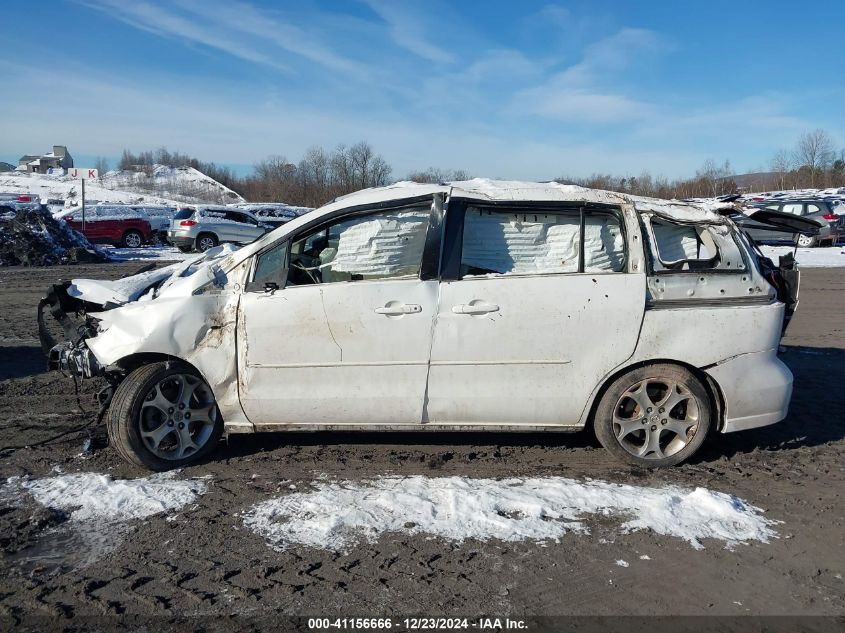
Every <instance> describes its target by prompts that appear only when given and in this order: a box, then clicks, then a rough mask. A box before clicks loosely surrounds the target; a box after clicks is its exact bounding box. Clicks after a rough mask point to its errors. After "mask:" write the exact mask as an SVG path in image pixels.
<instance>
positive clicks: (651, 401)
mask: <svg viewBox="0 0 845 633" xmlns="http://www.w3.org/2000/svg"><path fill="white" fill-rule="evenodd" d="M734 211H735V207H734V205H733V204H731V203H712V204H707V205H704V204H699V205H696V204H685V203H679V202H668V201H660V200H654V199H646V198H636V197H630V196H626V195H622V194H617V193H611V192H607V191H594V190H590V189H583V188H580V187H572V186H564V185H557V184H554V183H552V184H548V183H511V182H498V181H489V180H471V181H467V182H458V183H451V184H449V185H434V184H431V185H425V184H411V183H407V184H405V183H403V184H402V185H394V186H392V187H385V188H380V189H371V190H366V191H362V192H359V193H357V194H352V195H350V196H346V197H343V198H340V199H338V200H336V201H334V202H332V203H330V204H328V205H326V206H324V207H322V208H320V209H318V210H316V211H314V212H312V213H309V214H307V215H304V216H302V217H299V218H297V219H296V220H292V221H291V222H288V223H287V224H285V225H284V226H282V227H280V228H278V229H276V230H274V231H272V232H271V233H268V234H266V235H264V236H263V237H261V238H259V239H257V240H256V241H254V242H253V243H252V244H250V245H248V246H244V247H242V248H240V249H239V250H237V251H235V252H226V251H222V250H221V249H222V248H223V247H220V248H216V249H210V250H208V251H207V252H206V255H205V257H204V259H200V260H198V261H191V262H186V263H184V264H177V265H175V266H173V267H170V268H169V269H163V270H161V271H152V272H149V273H145V274H144V275H142V276H138V277H130V278H127V279H123V280H120V282H119V284H118V285H119V290H120V292H121V293H123V296H125V297H126V299H125V300H120V299H118V300H112V302H111V303H112V304H113V303H118V304H122V305H119V307H115V306H114V305H111V304H110V305H108V306H101V305H96V304H98V303H102V302H103V297H104V296H105V297H109V296H113V294H114V292H115V288H114V282H103V281H94V280H74V281H73V282H72V283H70V282H68V283H67V284H65V285H63V286H54V287H53V289H52V291H51V293H50V294H49V295H48V297H47V298H46V299H45V300H44V301H43V302H42V305H41V306H40V307H39V315H40V317H39V318H41V319H42V320H43V316H44V315H45V314H48V313H53V314H54V315H58V316H59V317H61V313H62V310H69V309H70V310H74V311H76V310H83V309H84V307H85V306H88V307H89V308H93V309H95V310H96V312H97V313H96V321H91V323H90V325H89V327H88V328H87V329H82V330H80V331H83V332H85V335H84V337H83V338H82V339H81V340H80V339H79V337H78V335H77V334H75V332H77V329H76V328H75V327H72V328H70V334H69V339H70V340H69V342H67V343H63V344H59V345H56V346H55V347H53V348H52V350H51V352H50V367H51V368H54V369H64V370H66V371H73V372H74V373H77V374H79V375H81V376H83V377H92V376H103V377H105V378H106V380H107V381H109V383H110V385H111V387H110V388H109V390H107V391H106V392H105V395H104V396H103V397H102V399H101V402H107V403H108V402H110V405H109V408H108V413H107V427H108V432H109V435H110V437H111V443H112V445H113V446H114V447H116V449H117V450H118V451H119V452H120V454H121V455H122V456H123V457H125V458H126V459H127V460H129V461H131V462H133V463H135V464H138V465H141V466H144V467H146V468H150V469H153V470H162V469H168V468H175V467H178V466H181V465H184V464H186V463H189V462H192V461H196V460H198V459H200V458H202V457H203V456H204V455H207V454H208V453H209V452H210V451H211V450H212V448H213V447H214V445H215V443H216V442H217V439H218V438H219V437H220V435H221V434H222V433H223V432H224V431H225V432H227V433H230V434H231V433H251V432H256V431H294V430H312V431H313V430H336V429H359V430H419V431H435V432H443V431H459V430H488V431H496V430H509V431H513V430H524V431H537V430H545V431H573V430H581V429H585V428H587V429H592V431H593V432H595V434H596V436H597V437H598V439H599V441H600V442H601V443H602V444H603V445H604V446H605V447H606V448H607V450H609V451H610V452H611V453H612V454H613V455H615V456H616V457H618V458H620V459H622V460H625V461H628V462H631V463H634V464H639V465H642V466H669V465H674V464H678V463H680V462H682V461H684V460H685V459H687V458H689V457H690V456H691V455H693V454H694V453H695V452H696V451H697V450H698V449H699V447H700V446H701V445H702V443H703V442H704V440H705V437H707V436H708V435H712V434H715V433H717V432H719V433H726V432H733V431H740V430H743V429H750V428H754V427H759V426H765V425H768V424H772V423H775V422H777V421H779V420H782V419H783V418H784V417H785V416H786V412H787V407H788V404H789V399H790V394H791V390H792V374H791V373H790V371H789V369H788V368H787V367H786V366H785V365H784V364H783V363H782V362H781V360H780V359H779V358H778V356H777V352H778V345H779V341H780V338H781V335H782V331H783V328H784V326H785V323H786V322H788V319H789V317H790V316H791V315H792V313H793V311H794V309H795V306H796V304H797V291H798V271H797V270H796V267H795V263H794V260H793V259H792V257H791V255H789V256H784V257H783V258H781V261H780V265H779V266H775V265H774V264H773V263H772V262H771V261H770V260H768V259H766V258H765V257H763V256H762V255H761V254H760V252H759V250H756V249H755V247H754V244H753V242H751V241H749V240H748V239H747V238H746V237H745V236H744V235H743V234H742V232H741V231H740V230H739V229H738V228H737V227H736V225H735V224H734V222H733V221H732V220H731V219H730V218H729V217H727V216H726V215H725V214H727V213H732V212H734ZM748 213H750V214H751V215H752V216H753V215H754V214H755V213H757V210H750V211H748ZM791 221H792V222H793V223H794V226H796V227H797V228H800V227H802V226H806V228H807V230H808V231H809V232H811V233H812V232H813V231H816V232H817V231H818V226H817V225H815V224H814V223H812V222H807V221H806V220H804V219H802V218H798V217H793V218H791ZM193 239H195V240H196V239H198V238H196V237H195V238H193ZM138 297H143V298H144V299H145V300H144V301H141V302H135V299H137V298H138ZM108 307H111V308H112V309H104V308H108ZM141 322H142V323H143V327H139V323H141ZM39 329H40V331H41V332H42V340H44V341H45V345H47V344H48V343H51V342H52V341H51V340H50V339H49V338H46V339H45V338H44V337H46V336H47V335H46V334H44V332H45V331H46V330H45V328H43V327H40V328H39ZM112 393H113V397H112V395H111V394H112Z"/></svg>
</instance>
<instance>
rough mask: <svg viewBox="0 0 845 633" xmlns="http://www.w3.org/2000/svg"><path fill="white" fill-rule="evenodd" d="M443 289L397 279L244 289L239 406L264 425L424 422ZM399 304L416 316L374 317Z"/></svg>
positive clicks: (240, 336) (412, 280)
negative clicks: (267, 290)
mask: <svg viewBox="0 0 845 633" xmlns="http://www.w3.org/2000/svg"><path fill="white" fill-rule="evenodd" d="M437 283H438V282H437V281H436V280H433V281H420V280H417V279H408V280H404V279H401V280H400V279H394V280H382V281H357V282H352V283H343V282H340V283H330V284H324V285H314V286H299V287H288V288H284V289H282V290H279V291H276V292H274V293H271V294H267V293H254V292H249V293H245V294H244V295H243V299H242V304H241V323H240V328H239V338H240V341H241V343H240V348H241V353H240V360H239V363H240V372H241V377H240V383H241V400H242V403H243V407H244V410H245V411H246V413H247V415H248V417H249V419H250V420H251V421H252V422H253V423H254V424H255V426H256V429H257V430H260V428H261V426H263V425H271V424H272V425H276V427H275V428H280V427H279V426H278V425H286V424H290V425H296V424H315V425H316V424H341V425H344V424H349V425H354V424H415V425H418V424H419V423H420V421H421V419H422V410H423V402H424V396H425V383H426V373H427V371H428V358H429V351H430V347H431V324H432V320H433V318H434V313H435V310H436V307H437ZM401 305H405V306H412V307H413V308H412V309H414V310H416V311H414V312H409V313H407V314H383V313H378V312H376V310H377V309H379V310H382V311H384V310H385V309H387V310H389V309H390V307H392V306H401ZM386 307H387V308H386Z"/></svg>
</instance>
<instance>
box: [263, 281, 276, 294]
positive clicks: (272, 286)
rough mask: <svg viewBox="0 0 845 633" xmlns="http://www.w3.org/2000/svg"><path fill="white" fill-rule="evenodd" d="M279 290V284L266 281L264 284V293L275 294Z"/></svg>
mask: <svg viewBox="0 0 845 633" xmlns="http://www.w3.org/2000/svg"><path fill="white" fill-rule="evenodd" d="M278 289H279V284H277V283H276V282H275V281H265V282H264V292H267V293H273V292H276V291H277V290H278Z"/></svg>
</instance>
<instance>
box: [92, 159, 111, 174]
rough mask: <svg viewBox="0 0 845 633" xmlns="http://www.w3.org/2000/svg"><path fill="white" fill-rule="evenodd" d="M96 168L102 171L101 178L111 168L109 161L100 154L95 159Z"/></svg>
mask: <svg viewBox="0 0 845 633" xmlns="http://www.w3.org/2000/svg"><path fill="white" fill-rule="evenodd" d="M94 169H96V170H97V171H98V172H99V173H100V178H102V177H103V176H104V175H105V174H106V172H107V171H108V170H109V161H108V160H106V159H105V158H104V157H103V156H98V157H97V160H96V161H94Z"/></svg>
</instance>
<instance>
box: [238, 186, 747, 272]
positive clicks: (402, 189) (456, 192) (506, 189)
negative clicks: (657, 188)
mask: <svg viewBox="0 0 845 633" xmlns="http://www.w3.org/2000/svg"><path fill="white" fill-rule="evenodd" d="M437 193H442V194H446V195H449V196H450V197H458V198H475V199H479V200H489V201H491V202H509V201H512V202H530V201H539V202H543V201H548V202H575V203H584V204H591V203H592V204H609V205H620V206H621V205H625V206H629V205H633V207H634V208H635V209H636V210H637V211H639V212H640V213H654V214H656V215H660V216H663V217H666V218H669V219H672V220H676V221H679V222H710V223H716V224H723V223H725V222H726V220H725V218H724V216H723V215H721V212H725V211H736V210H737V206H736V205H735V204H734V203H731V202H720V201H716V200H714V201H708V202H682V201H680V200H661V199H658V198H643V197H639V196H629V195H626V194H622V193H616V192H613V191H604V190H601V189H588V188H586V187H579V186H577V185H563V184H560V183H557V182H525V181H518V180H492V179H489V178H473V179H472V180H462V181H455V182H448V183H439V184H429V183H417V182H408V181H403V182H397V183H394V184H392V185H388V186H386V187H376V188H372V189H363V190H361V191H357V192H355V193H351V194H348V195H345V196H341V197H339V198H336V199H335V200H332V201H331V202H329V203H328V204H326V205H323V206H322V207H320V208H319V209H316V210H315V211H312V212H310V213H308V214H306V215H304V216H300V217H298V218H296V219H294V220H291V221H290V222H288V223H286V224H284V225H283V226H281V227H279V228H278V229H276V230H275V231H271V232H270V233H268V234H266V235H264V236H263V237H261V238H259V239H258V240H256V241H255V242H253V243H252V244H250V245H248V246H245V247H244V248H242V249H241V250H240V251H238V253H237V254H236V255H235V256H234V257H235V259H236V260H237V261H242V260H243V259H246V258H247V257H249V256H250V255H252V254H254V253H256V252H258V251H259V250H261V249H262V248H264V246H266V245H268V244H270V243H272V242H274V241H276V240H277V239H278V238H279V237H280V236H282V235H286V234H287V233H289V232H292V231H295V230H297V229H298V228H299V227H300V226H303V225H305V224H309V223H311V222H313V221H314V220H315V219H316V218H319V217H320V216H323V215H330V214H332V213H334V212H336V211H339V210H342V209H346V208H349V207H357V206H365V205H368V204H379V203H383V202H389V201H391V200H402V199H407V198H419V197H423V196H429V195H434V194H437Z"/></svg>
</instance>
